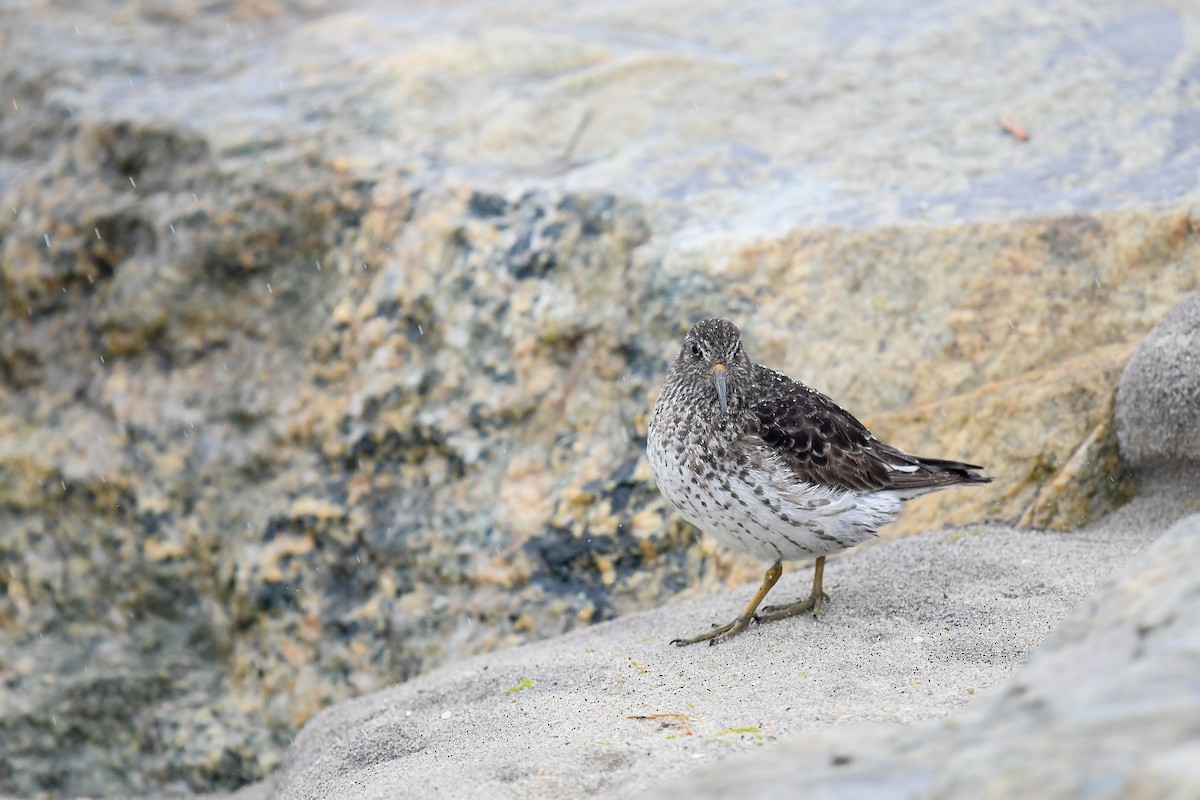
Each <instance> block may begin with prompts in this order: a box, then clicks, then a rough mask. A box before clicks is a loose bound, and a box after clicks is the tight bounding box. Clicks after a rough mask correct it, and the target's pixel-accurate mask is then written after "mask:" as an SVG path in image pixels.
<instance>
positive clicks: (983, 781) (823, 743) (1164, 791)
mask: <svg viewBox="0 0 1200 800" xmlns="http://www.w3.org/2000/svg"><path fill="white" fill-rule="evenodd" d="M1191 475H1192V478H1193V479H1194V472H1192V474H1191ZM1197 559H1200V515H1195V514H1193V515H1192V516H1189V517H1186V518H1185V519H1183V520H1181V521H1179V522H1178V523H1177V524H1176V525H1175V526H1173V527H1172V528H1171V529H1170V530H1169V531H1168V532H1167V533H1166V534H1164V535H1163V536H1162V538H1160V539H1159V540H1158V541H1156V542H1154V544H1152V545H1151V546H1150V547H1149V548H1147V550H1146V551H1145V552H1144V553H1143V554H1141V555H1140V556H1139V557H1138V558H1137V559H1135V560H1134V561H1132V562H1131V563H1130V564H1129V566H1128V568H1126V569H1123V570H1122V571H1121V572H1120V573H1118V575H1117V576H1116V577H1115V579H1114V580H1113V581H1112V582H1111V583H1110V584H1109V585H1108V586H1106V587H1105V588H1104V589H1103V590H1102V591H1100V592H1098V593H1097V594H1095V595H1094V596H1093V597H1092V598H1090V599H1089V600H1088V601H1087V602H1086V603H1084V604H1082V605H1081V606H1080V607H1079V608H1078V609H1077V610H1076V611H1075V613H1074V614H1072V615H1071V617H1070V618H1068V619H1067V621H1066V622H1064V623H1063V625H1062V626H1060V627H1059V628H1058V629H1057V630H1056V631H1055V632H1054V633H1053V634H1052V635H1051V636H1050V638H1049V639H1048V640H1047V641H1046V644H1045V645H1044V646H1043V647H1042V648H1041V649H1040V650H1038V651H1037V652H1036V653H1034V654H1033V656H1032V657H1031V658H1030V660H1029V663H1028V664H1027V665H1025V666H1024V667H1022V668H1021V669H1020V670H1019V671H1018V672H1017V674H1016V675H1014V676H1013V679H1012V680H1011V681H1009V682H1008V683H1007V684H1006V685H1005V686H1004V687H1003V688H1002V689H1000V690H999V691H998V692H996V693H995V694H993V695H992V696H990V697H987V698H986V699H982V700H980V701H979V702H978V703H977V704H975V705H973V706H970V707H969V708H968V710H966V711H964V712H963V713H961V714H959V715H956V716H955V717H953V718H951V719H950V720H947V721H944V722H939V723H933V724H927V725H918V726H914V727H912V728H902V727H898V726H894V725H893V726H882V725H874V726H848V727H845V728H838V729H830V730H828V731H824V732H822V734H819V735H809V736H806V737H803V738H797V739H794V740H792V741H790V742H788V743H786V744H785V745H783V746H781V747H780V748H778V749H776V750H774V751H773V752H771V753H769V754H766V753H763V754H755V755H753V756H750V757H745V758H741V759H730V760H728V761H727V762H725V763H723V764H722V765H721V768H720V769H716V770H713V769H710V770H705V771H702V772H701V773H699V774H697V775H695V776H694V777H693V778H691V779H689V780H687V781H686V782H682V783H680V784H678V785H673V786H670V787H669V788H666V789H665V790H663V791H659V792H656V793H654V795H653V796H655V797H663V798H666V797H679V796H686V797H698V798H718V797H728V796H730V793H732V792H736V793H738V794H739V795H742V796H748V797H770V796H776V795H778V794H781V793H782V794H796V793H801V794H803V795H804V796H805V797H814V798H835V797H846V796H847V795H848V794H854V795H855V796H861V797H897V796H904V797H913V798H922V797H938V798H958V797H962V798H966V797H971V798H1006V797H1029V796H1037V797H1045V798H1076V797H1089V798H1114V799H1115V798H1127V797H1137V798H1142V797H1144V798H1166V797H1169V798H1176V797H1177V798H1184V797H1194V796H1196V794H1197V793H1200V760H1197V758H1196V756H1197V746H1196V742H1197V741H1198V740H1200V690H1198V689H1197V686H1196V678H1195V676H1196V674H1197V669H1198V668H1200V656H1198V655H1197V654H1198V653H1200V576H1198V575H1197V572H1196V570H1195V568H1194V565H1195V564H1196V561H1197Z"/></svg>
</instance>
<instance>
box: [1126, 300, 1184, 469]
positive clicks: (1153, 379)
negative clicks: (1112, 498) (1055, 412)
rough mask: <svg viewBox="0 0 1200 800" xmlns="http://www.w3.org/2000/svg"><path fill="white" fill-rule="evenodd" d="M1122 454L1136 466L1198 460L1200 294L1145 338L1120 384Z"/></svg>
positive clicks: (1168, 316)
mask: <svg viewBox="0 0 1200 800" xmlns="http://www.w3.org/2000/svg"><path fill="white" fill-rule="evenodd" d="M1116 423H1117V435H1118V438H1119V441H1120V445H1121V455H1122V456H1123V457H1124V458H1125V460H1126V461H1127V462H1129V463H1130V464H1131V465H1134V466H1147V465H1154V464H1156V463H1160V462H1164V461H1177V460H1181V459H1184V460H1191V461H1200V294H1193V295H1191V296H1189V297H1188V298H1187V299H1186V300H1184V301H1182V302H1181V303H1180V304H1179V305H1178V306H1176V307H1175V308H1174V309H1173V310H1172V311H1171V313H1170V314H1168V315H1167V316H1166V317H1165V318H1164V319H1163V321H1162V322H1160V323H1159V324H1158V325H1157V326H1155V328H1154V330H1153V331H1151V332H1150V335H1149V336H1147V337H1146V338H1145V339H1143V340H1142V343H1141V344H1140V345H1138V348H1137V350H1136V351H1134V354H1133V357H1132V358H1131V359H1130V360H1129V363H1128V364H1127V365H1126V366H1125V370H1124V371H1123V372H1122V373H1121V382H1120V385H1119V386H1118V389H1117V407H1116Z"/></svg>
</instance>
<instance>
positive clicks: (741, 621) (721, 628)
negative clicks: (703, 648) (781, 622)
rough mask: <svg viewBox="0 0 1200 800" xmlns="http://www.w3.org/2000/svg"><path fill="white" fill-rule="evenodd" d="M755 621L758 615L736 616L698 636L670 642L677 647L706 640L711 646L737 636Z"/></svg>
mask: <svg viewBox="0 0 1200 800" xmlns="http://www.w3.org/2000/svg"><path fill="white" fill-rule="evenodd" d="M757 621H758V617H755V616H748V617H737V618H735V619H734V620H733V622H726V623H725V624H724V625H716V624H714V625H713V626H712V630H710V631H705V632H704V633H702V634H700V635H699V636H691V637H689V638H687V639H672V640H671V644H673V645H675V646H677V647H687V646H688V645H689V644H696V643H697V642H708V643H709V645H710V646H711V645H714V644H716V643H717V642H723V641H725V640H726V639H730V638H732V637H734V636H737V635H738V634H739V633H741V632H742V631H744V630H746V627H747V626H748V625H749V624H750V623H751V622H757Z"/></svg>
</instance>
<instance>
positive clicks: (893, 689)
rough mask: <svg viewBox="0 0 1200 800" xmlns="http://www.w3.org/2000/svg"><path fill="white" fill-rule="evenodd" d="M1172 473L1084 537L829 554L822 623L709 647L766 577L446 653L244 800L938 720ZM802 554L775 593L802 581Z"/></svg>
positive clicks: (597, 776)
mask: <svg viewBox="0 0 1200 800" xmlns="http://www.w3.org/2000/svg"><path fill="white" fill-rule="evenodd" d="M1195 486H1196V475H1195V474H1194V471H1193V472H1189V471H1188V470H1185V469H1179V468H1176V469H1173V470H1169V471H1160V472H1159V473H1158V474H1152V475H1148V476H1146V477H1145V478H1143V480H1142V481H1141V487H1140V489H1141V491H1140V494H1139V497H1138V498H1137V499H1136V500H1135V501H1134V502H1132V503H1131V504H1129V505H1128V506H1126V507H1124V508H1123V509H1121V510H1119V511H1118V512H1116V513H1115V514H1113V515H1111V516H1109V517H1107V518H1106V519H1104V520H1102V521H1100V522H1099V523H1097V524H1094V525H1092V526H1090V527H1088V528H1086V529H1084V530H1082V531H1077V532H1073V533H1048V532H1042V531H1034V530H1018V529H1014V528H1009V527H1004V526H995V525H978V526H974V527H968V528H963V529H957V530H946V531H937V532H930V533H926V534H923V535H920V536H916V537H912V538H908V539H903V540H898V541H891V542H881V543H879V544H877V545H874V546H868V547H865V548H863V549H861V550H859V551H857V552H851V553H848V554H845V555H844V556H843V557H839V558H836V559H831V560H830V562H829V565H828V568H827V569H826V589H827V591H829V593H830V594H831V595H832V598H833V599H832V602H831V603H829V604H828V606H827V608H826V610H825V612H824V613H823V615H822V616H821V618H820V619H819V620H814V619H812V618H811V617H803V618H796V619H791V620H783V621H778V622H773V623H768V624H764V625H760V626H757V627H755V628H752V629H751V630H749V631H748V632H746V633H744V634H743V635H741V636H739V637H737V638H736V639H734V640H732V641H729V642H726V643H723V644H720V645H717V646H715V647H708V646H704V645H699V646H692V647H688V648H678V647H672V646H670V645H669V644H668V642H669V641H670V640H671V639H672V638H674V637H676V636H679V635H682V634H689V633H693V632H696V631H699V630H700V629H702V628H704V627H705V626H707V625H708V624H710V623H711V622H714V621H726V620H727V619H729V618H731V617H732V616H733V615H735V614H736V613H737V611H738V610H739V609H740V608H741V606H742V604H743V603H744V602H745V600H746V598H747V597H748V596H749V595H750V594H751V593H752V592H753V589H754V587H753V586H746V587H743V588H741V589H738V590H736V591H731V592H728V593H724V594H721V595H718V596H715V597H712V598H709V599H707V600H704V601H702V602H697V603H691V604H686V605H676V606H672V607H667V608H662V609H657V610H654V611H650V612H647V613H644V614H639V615H636V616H632V617H628V618H623V619H618V620H614V621H612V622H610V623H606V624H603V625H599V626H595V627H593V628H589V629H586V630H581V631H577V632H575V633H572V634H569V635H567V636H563V637H561V638H558V639H553V640H548V641H544V642H539V643H536V644H532V645H529V646H525V647H520V648H516V649H513V650H510V651H507V652H502V653H496V654H492V655H488V656H484V657H479V658H474V659H471V660H468V661H465V662H462V663H460V664H455V665H451V666H448V667H446V668H444V669H441V670H438V671H436V672H434V673H431V674H429V675H425V676H423V677H421V678H418V679H416V680H413V681H411V682H409V683H406V684H403V685H400V686H397V687H394V688H391V689H388V690H385V691H383V692H379V693H377V694H374V695H370V696H367V697H363V698H360V699H358V700H355V701H351V702H347V703H344V704H341V705H339V706H336V707H334V708H331V709H328V710H327V711H325V712H324V713H322V714H321V715H319V716H318V717H317V718H316V719H315V720H314V721H313V722H311V723H310V724H309V725H308V726H307V727H306V728H305V730H304V731H303V732H302V733H301V734H300V736H298V737H297V740H296V743H295V745H294V746H293V748H292V750H291V752H290V754H289V759H288V764H287V766H286V767H285V769H284V770H283V771H282V773H281V774H279V775H278V776H276V778H275V779H274V780H272V781H270V782H269V783H267V784H263V785H260V786H257V787H251V788H250V789H248V790H246V791H244V792H243V793H241V796H244V797H246V798H252V797H258V796H274V797H286V798H299V797H305V798H309V797H311V798H316V797H322V798H368V797H398V796H427V797H435V796H446V797H570V796H582V795H583V794H585V793H586V794H588V795H595V796H602V797H607V796H614V797H615V796H628V795H631V794H632V795H636V794H639V793H642V792H645V791H647V790H650V789H653V788H660V787H663V786H669V785H670V783H671V782H672V781H674V780H676V779H678V778H680V777H682V776H685V775H688V774H690V773H694V772H695V771H696V770H697V768H698V767H702V766H704V765H707V764H711V763H713V762H715V761H718V760H720V759H723V758H726V757H728V756H731V755H735V754H739V753H743V752H746V751H755V750H759V749H762V748H771V747H772V746H773V744H774V743H775V742H776V741H777V740H779V739H781V738H789V739H794V738H795V737H797V736H798V735H802V734H803V733H804V732H806V731H811V730H814V729H820V728H825V727H828V726H834V725H844V724H848V723H856V722H864V721H887V722H894V723H899V724H907V723H913V722H916V721H920V720H927V719H936V718H940V717H944V716H946V715H949V714H952V713H954V712H955V711H956V710H958V709H960V708H962V707H963V706H965V705H966V704H968V703H970V702H972V700H975V699H977V698H980V697H982V696H986V695H987V694H988V693H989V692H991V691H993V690H994V689H995V687H997V686H998V685H999V684H1001V683H1002V682H1003V681H1004V680H1005V679H1006V678H1007V677H1008V676H1009V675H1010V674H1011V673H1012V672H1013V671H1014V670H1015V669H1017V668H1018V667H1019V666H1020V665H1021V664H1023V663H1024V662H1025V661H1026V659H1027V658H1028V656H1029V654H1030V653H1031V652H1032V651H1033V650H1034V649H1035V648H1037V647H1038V645H1039V644H1040V643H1041V642H1042V641H1043V640H1044V639H1045V637H1046V635H1047V634H1048V633H1049V632H1050V631H1051V629H1053V628H1054V627H1055V626H1056V625H1057V624H1058V623H1059V622H1060V621H1062V620H1063V619H1064V617H1065V616H1066V615H1067V614H1068V613H1069V612H1070V611H1071V610H1072V608H1074V607H1075V606H1076V605H1077V604H1078V603H1080V602H1081V601H1082V600H1083V599H1084V598H1086V597H1087V596H1088V595H1089V594H1091V593H1092V592H1094V591H1096V589H1097V587H1098V586H1100V585H1101V584H1102V583H1104V582H1105V581H1106V580H1107V579H1109V578H1110V577H1111V576H1113V575H1115V574H1116V573H1117V572H1118V571H1119V570H1120V569H1121V568H1122V565H1124V564H1125V563H1126V562H1127V560H1129V559H1130V558H1131V557H1132V556H1134V555H1136V554H1137V553H1138V552H1139V551H1140V550H1142V549H1143V548H1144V547H1145V546H1146V545H1147V544H1148V543H1149V542H1150V541H1152V540H1153V539H1154V538H1155V537H1156V536H1157V535H1158V534H1159V533H1161V532H1162V531H1163V530H1164V529H1165V528H1166V527H1168V526H1169V525H1170V524H1171V523H1172V522H1173V521H1175V520H1176V519H1178V518H1179V517H1180V516H1182V515H1183V514H1185V513H1187V512H1188V511H1189V510H1190V511H1194V510H1195V505H1196V495H1195V494H1194V492H1195ZM810 578H811V570H810V569H808V568H807V567H799V568H797V567H793V568H792V570H791V572H790V573H789V574H786V575H785V577H784V578H783V580H781V581H780V584H779V585H778V586H777V587H776V589H775V590H774V592H773V595H772V597H773V598H774V599H775V600H776V602H779V601H781V600H783V599H785V598H788V597H789V596H799V595H800V594H802V593H803V592H804V591H806V590H807V587H808V582H809V580H810Z"/></svg>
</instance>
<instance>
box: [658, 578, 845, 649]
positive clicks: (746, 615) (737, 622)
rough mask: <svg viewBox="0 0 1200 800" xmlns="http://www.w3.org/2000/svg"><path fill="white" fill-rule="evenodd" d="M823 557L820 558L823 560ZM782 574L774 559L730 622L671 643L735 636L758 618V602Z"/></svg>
mask: <svg viewBox="0 0 1200 800" xmlns="http://www.w3.org/2000/svg"><path fill="white" fill-rule="evenodd" d="M824 560H825V559H823V558H822V559H821V561H824ZM782 574H783V562H782V561H780V560H778V559H777V560H776V561H775V563H774V564H772V565H771V566H770V568H769V569H768V570H767V574H766V575H764V576H763V582H762V586H759V587H758V591H757V592H755V593H754V597H752V598H751V599H750V602H749V603H747V604H746V608H745V609H743V610H742V613H741V614H739V615H738V616H737V617H736V618H735V619H734V620H733V621H732V622H727V623H725V624H724V625H713V628H712V630H711V631H706V632H705V633H702V634H700V635H699V636H692V637H690V638H688V639H672V640H671V644H674V645H678V646H680V647H685V646H687V645H689V644H695V643H696V642H705V641H706V642H708V643H709V644H710V645H713V644H716V643H717V642H723V641H725V640H726V639H728V638H730V637H731V636H736V635H737V634H739V633H741V632H742V631H744V630H745V629H746V626H747V625H749V624H750V623H751V622H753V621H755V620H756V619H758V618H757V617H756V616H755V615H754V612H755V611H757V610H758V604H759V603H761V602H762V601H763V598H764V597H766V596H767V592H769V591H771V587H772V586H774V585H775V583H776V582H777V581H778V580H779V576H780V575H782Z"/></svg>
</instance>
